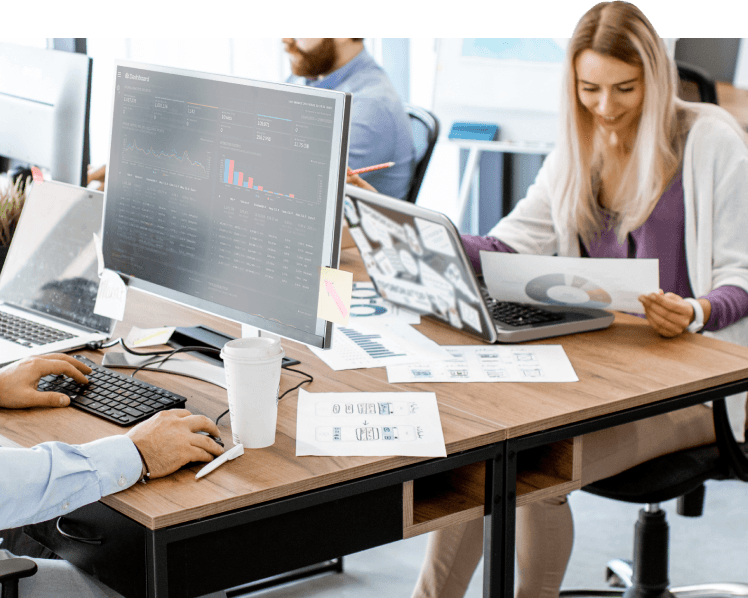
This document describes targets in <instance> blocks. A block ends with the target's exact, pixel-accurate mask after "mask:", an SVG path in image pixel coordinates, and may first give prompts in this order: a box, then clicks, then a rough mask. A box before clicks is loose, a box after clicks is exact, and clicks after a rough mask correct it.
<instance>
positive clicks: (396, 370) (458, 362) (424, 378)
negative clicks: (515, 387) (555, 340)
mask: <svg viewBox="0 0 748 598" xmlns="http://www.w3.org/2000/svg"><path fill="white" fill-rule="evenodd" d="M443 348H444V349H446V350H447V351H448V352H449V353H450V354H451V355H452V358H451V359H449V360H447V361H428V362H427V361H423V362H420V363H409V364H405V365H390V366H387V380H388V381H389V382H390V383H392V384H396V383H401V384H403V383H408V382H577V381H578V380H579V378H578V377H577V374H576V372H575V371H574V368H573V367H572V365H571V362H570V361H569V358H568V357H567V356H566V352H565V351H564V348H563V347H562V346H561V345H490V346H487V347H486V346H481V345H466V346H451V347H443Z"/></svg>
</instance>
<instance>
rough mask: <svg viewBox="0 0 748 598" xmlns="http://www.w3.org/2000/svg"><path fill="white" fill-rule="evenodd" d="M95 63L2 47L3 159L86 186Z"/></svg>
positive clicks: (50, 52)
mask: <svg viewBox="0 0 748 598" xmlns="http://www.w3.org/2000/svg"><path fill="white" fill-rule="evenodd" d="M92 65H93V63H92V60H91V58H89V57H88V56H86V55H85V54H76V53H73V52H63V51H59V50H42V49H40V48H28V47H25V46H19V45H15V44H6V43H0V156H3V157H5V158H11V159H13V160H17V161H18V162H20V163H21V164H20V165H25V164H28V165H31V166H39V167H40V168H43V169H46V170H48V171H49V174H50V176H51V178H52V179H54V180H55V181H61V182H63V183H70V184H72V185H82V186H84V187H85V185H86V182H87V178H88V177H87V169H88V162H89V149H88V123H89V112H90V106H91V73H92Z"/></svg>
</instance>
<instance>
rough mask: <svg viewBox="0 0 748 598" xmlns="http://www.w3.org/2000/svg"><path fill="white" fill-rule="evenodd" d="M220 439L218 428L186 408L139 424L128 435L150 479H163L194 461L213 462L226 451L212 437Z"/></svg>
mask: <svg viewBox="0 0 748 598" xmlns="http://www.w3.org/2000/svg"><path fill="white" fill-rule="evenodd" d="M199 431H204V432H208V434H211V435H213V436H216V437H218V436H220V435H221V434H220V431H219V430H218V427H217V426H216V425H215V424H214V423H213V422H212V421H211V420H209V419H208V418H207V417H205V416H204V415H192V414H191V413H190V412H189V411H187V410H186V409H169V410H167V411H162V412H160V413H157V414H156V415H154V416H153V417H151V418H150V419H147V420H146V421H144V422H141V423H139V424H138V425H137V426H135V427H134V428H133V429H132V430H130V431H129V432H128V433H127V436H128V437H129V438H130V439H131V440H132V441H133V442H134V443H135V446H136V447H138V450H139V451H140V454H141V455H142V456H143V459H144V460H145V462H146V464H147V466H148V471H149V473H150V477H151V478H160V477H163V476H166V475H169V474H170V473H173V472H175V471H176V470H177V469H179V468H180V467H182V466H183V465H185V464H186V463H189V462H191V461H210V460H212V459H213V457H217V456H218V455H220V454H221V453H223V448H222V447H221V446H220V445H219V444H217V443H216V442H215V441H213V440H212V439H211V438H210V437H208V436H205V435H203V434H198V433H197V432H199Z"/></svg>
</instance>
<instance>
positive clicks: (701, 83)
mask: <svg viewBox="0 0 748 598" xmlns="http://www.w3.org/2000/svg"><path fill="white" fill-rule="evenodd" d="M676 65H677V67H678V78H679V79H680V81H679V84H678V95H679V96H680V97H681V98H682V99H684V100H687V101H689V102H707V103H710V104H717V103H718V102H717V86H716V85H715V83H714V79H712V77H711V76H710V75H709V73H707V72H706V71H705V70H704V69H702V68H699V67H697V66H694V65H692V64H686V63H685V62H680V61H678V62H676Z"/></svg>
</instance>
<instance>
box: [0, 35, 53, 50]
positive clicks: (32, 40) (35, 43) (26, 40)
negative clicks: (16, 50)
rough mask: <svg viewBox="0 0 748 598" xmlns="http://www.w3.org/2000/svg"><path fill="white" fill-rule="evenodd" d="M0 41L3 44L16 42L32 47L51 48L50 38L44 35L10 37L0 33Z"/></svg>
mask: <svg viewBox="0 0 748 598" xmlns="http://www.w3.org/2000/svg"><path fill="white" fill-rule="evenodd" d="M0 42H3V43H5V44H18V45H19V46H30V47H32V48H43V49H46V48H51V47H52V40H51V39H48V38H46V37H11V36H8V35H0Z"/></svg>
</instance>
